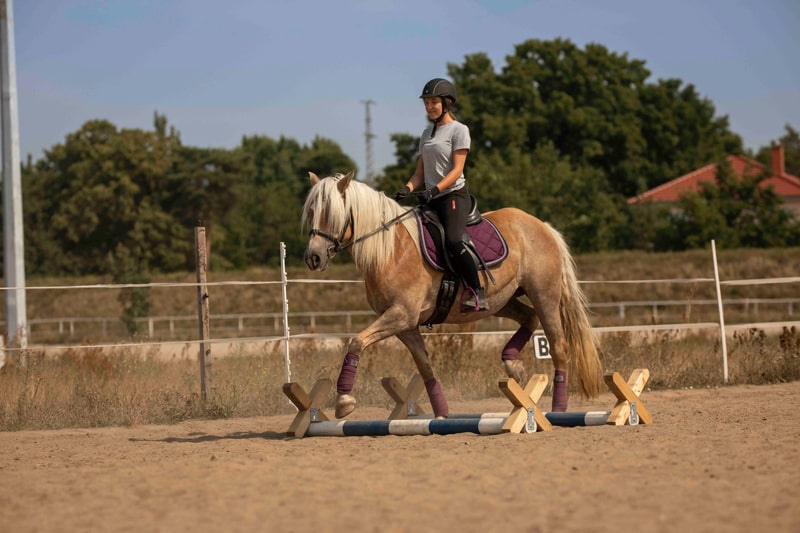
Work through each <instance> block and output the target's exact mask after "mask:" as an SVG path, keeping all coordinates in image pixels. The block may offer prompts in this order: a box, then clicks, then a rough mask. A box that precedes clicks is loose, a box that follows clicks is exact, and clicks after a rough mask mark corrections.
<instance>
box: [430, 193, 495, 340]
mask: <svg viewBox="0 0 800 533" xmlns="http://www.w3.org/2000/svg"><path fill="white" fill-rule="evenodd" d="M470 199H471V201H472V204H471V207H470V212H469V214H468V215H467V231H466V233H465V234H464V236H463V241H464V244H466V246H467V250H468V251H469V252H470V254H471V255H472V259H473V261H475V264H476V266H477V268H478V270H479V271H480V270H485V271H486V273H487V275H488V276H489V278H490V279H491V281H492V283H494V278H493V277H492V274H491V272H489V268H490V267H493V266H496V265H499V264H500V263H502V262H503V261H504V260H505V259H506V257H508V244H507V243H506V240H505V239H504V238H503V236H502V235H501V234H500V231H499V230H498V229H497V227H496V226H495V225H494V224H493V223H492V222H491V221H490V220H488V219H485V218H483V217H482V216H481V214H480V211H478V205H477V200H476V199H475V197H474V196H472V195H470ZM416 217H417V226H418V228H419V241H420V249H421V252H422V257H423V258H424V259H425V261H426V262H427V263H428V264H429V265H430V266H431V267H432V268H434V269H435V270H438V271H440V272H444V276H443V277H442V283H441V285H440V287H439V293H438V295H437V297H436V308H435V310H434V312H433V315H432V316H431V317H430V318H429V319H428V320H427V321H426V322H425V323H424V324H423V325H425V326H427V327H428V328H430V327H431V326H432V325H433V324H440V323H442V322H444V320H445V318H446V317H447V315H448V313H449V312H450V308H451V307H452V306H453V302H454V301H455V299H456V295H457V294H458V284H459V282H460V276H459V274H458V273H457V272H456V270H455V269H454V268H453V265H452V264H451V262H450V258H449V254H448V253H447V250H445V246H444V227H443V226H442V223H441V221H440V220H439V217H438V215H437V214H436V212H435V211H434V210H433V209H431V208H429V207H427V206H422V208H421V209H420V210H418V212H417V213H416Z"/></svg>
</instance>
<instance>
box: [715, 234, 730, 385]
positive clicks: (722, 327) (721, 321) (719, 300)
mask: <svg viewBox="0 0 800 533" xmlns="http://www.w3.org/2000/svg"><path fill="white" fill-rule="evenodd" d="M711 256H712V257H713V259H714V285H716V287H717V307H718V309H719V333H720V337H721V338H722V382H723V383H728V346H727V341H726V335H725V315H724V314H723V312H722V290H721V289H720V285H719V268H717V246H716V244H715V243H714V239H711Z"/></svg>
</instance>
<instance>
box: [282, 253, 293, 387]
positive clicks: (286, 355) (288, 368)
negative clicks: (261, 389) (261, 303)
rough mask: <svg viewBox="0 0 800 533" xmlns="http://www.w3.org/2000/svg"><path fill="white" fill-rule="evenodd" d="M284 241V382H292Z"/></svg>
mask: <svg viewBox="0 0 800 533" xmlns="http://www.w3.org/2000/svg"><path fill="white" fill-rule="evenodd" d="M288 282H289V280H288V278H287V277H286V243H284V242H281V291H282V293H283V294H282V295H283V360H284V364H285V365H286V383H291V382H292V364H291V360H290V359H289V298H288V297H287V295H286V285H287V284H288Z"/></svg>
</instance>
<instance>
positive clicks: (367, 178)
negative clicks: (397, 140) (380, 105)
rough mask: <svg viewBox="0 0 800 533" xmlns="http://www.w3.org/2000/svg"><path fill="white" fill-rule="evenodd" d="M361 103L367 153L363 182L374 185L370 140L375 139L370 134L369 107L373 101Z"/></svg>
mask: <svg viewBox="0 0 800 533" xmlns="http://www.w3.org/2000/svg"><path fill="white" fill-rule="evenodd" d="M361 103H362V104H364V107H365V109H366V119H365V123H366V130H365V132H364V139H365V141H366V152H367V165H366V168H365V175H364V180H363V181H364V182H366V183H369V184H370V185H373V184H374V181H375V161H374V159H373V153H372V139H374V138H375V135H373V133H372V116H371V114H370V106H371V105H372V104H374V103H375V101H374V100H361Z"/></svg>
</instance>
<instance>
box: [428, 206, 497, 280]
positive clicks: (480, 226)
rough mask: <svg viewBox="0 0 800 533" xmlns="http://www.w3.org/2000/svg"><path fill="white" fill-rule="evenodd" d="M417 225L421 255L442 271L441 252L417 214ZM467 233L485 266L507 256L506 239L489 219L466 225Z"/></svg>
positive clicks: (444, 265)
mask: <svg viewBox="0 0 800 533" xmlns="http://www.w3.org/2000/svg"><path fill="white" fill-rule="evenodd" d="M417 226H418V227H419V237H420V239H419V240H420V244H421V246H420V248H422V256H423V257H424V258H425V260H426V261H427V262H428V264H429V265H431V266H432V267H433V268H435V269H436V270H441V271H443V272H444V271H445V270H446V269H447V268H446V263H445V260H444V258H443V257H442V253H443V252H442V250H440V249H439V247H437V246H436V241H435V240H434V239H433V236H431V233H430V231H429V230H428V227H427V225H426V224H425V223H424V222H423V220H422V218H421V217H420V216H419V215H417ZM467 234H468V235H469V237H470V239H472V242H473V244H474V245H475V248H476V250H477V251H478V254H480V256H481V259H483V262H484V263H485V264H486V267H487V268H489V267H493V266H495V265H498V264H500V263H502V262H503V261H504V260H505V258H506V257H508V245H507V244H506V240H505V239H504V238H503V236H502V235H501V234H500V232H499V231H498V230H497V227H496V226H495V225H494V224H492V222H491V221H490V220H488V219H486V218H481V221H480V222H478V223H477V224H472V225H469V226H467Z"/></svg>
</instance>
